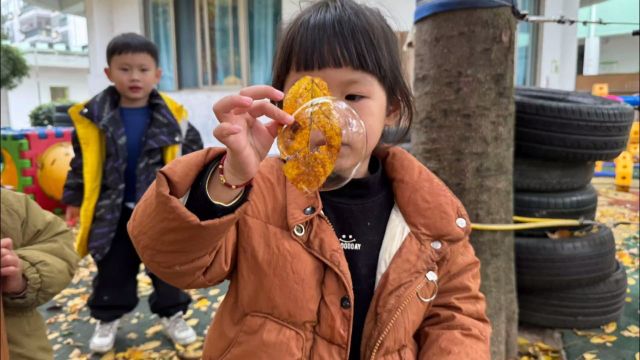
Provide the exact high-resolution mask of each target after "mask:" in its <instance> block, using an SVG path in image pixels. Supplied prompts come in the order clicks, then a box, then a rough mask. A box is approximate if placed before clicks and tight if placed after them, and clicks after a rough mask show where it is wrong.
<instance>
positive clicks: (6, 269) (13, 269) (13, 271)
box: [0, 266, 20, 276]
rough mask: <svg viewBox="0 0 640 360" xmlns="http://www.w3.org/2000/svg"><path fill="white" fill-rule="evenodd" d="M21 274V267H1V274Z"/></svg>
mask: <svg viewBox="0 0 640 360" xmlns="http://www.w3.org/2000/svg"><path fill="white" fill-rule="evenodd" d="M18 274H20V269H19V268H18V267H17V266H7V267H2V268H0V276H16V275H18Z"/></svg>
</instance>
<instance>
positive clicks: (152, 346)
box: [138, 340, 162, 351]
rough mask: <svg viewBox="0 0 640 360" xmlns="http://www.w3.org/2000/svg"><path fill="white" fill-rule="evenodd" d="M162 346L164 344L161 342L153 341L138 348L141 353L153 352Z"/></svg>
mask: <svg viewBox="0 0 640 360" xmlns="http://www.w3.org/2000/svg"><path fill="white" fill-rule="evenodd" d="M160 345H162V342H160V341H158V340H153V341H149V342H147V343H144V344H142V345H140V346H138V350H140V351H149V350H153V349H155V348H157V347H158V346H160Z"/></svg>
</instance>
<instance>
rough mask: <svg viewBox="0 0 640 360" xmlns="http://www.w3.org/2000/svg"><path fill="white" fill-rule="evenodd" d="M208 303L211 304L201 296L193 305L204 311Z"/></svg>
mask: <svg viewBox="0 0 640 360" xmlns="http://www.w3.org/2000/svg"><path fill="white" fill-rule="evenodd" d="M209 305H211V302H210V301H209V300H208V299H207V298H202V299H200V300H198V302H197V303H196V304H195V305H193V307H194V308H196V309H198V310H200V311H205V310H207V308H208V307H209Z"/></svg>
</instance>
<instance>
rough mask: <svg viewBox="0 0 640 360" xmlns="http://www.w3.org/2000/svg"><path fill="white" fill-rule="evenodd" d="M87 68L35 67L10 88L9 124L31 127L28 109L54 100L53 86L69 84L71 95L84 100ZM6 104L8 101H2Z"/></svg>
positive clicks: (74, 98) (16, 127) (16, 126)
mask: <svg viewBox="0 0 640 360" xmlns="http://www.w3.org/2000/svg"><path fill="white" fill-rule="evenodd" d="M87 74H88V70H87V69H77V68H67V69H65V68H50V67H41V68H39V69H38V70H37V71H36V70H35V69H34V68H33V67H32V68H31V70H30V71H29V77H28V78H24V79H23V80H22V83H20V85H18V87H16V88H15V89H13V90H11V91H9V92H8V94H7V95H8V96H7V98H8V99H7V100H8V111H9V113H10V126H11V127H12V128H14V129H23V128H27V127H30V124H29V113H30V112H31V110H33V109H34V108H35V107H36V106H38V105H40V104H42V103H46V102H49V101H51V91H50V87H52V86H62V87H68V88H69V99H70V100H75V101H82V100H86V99H87V98H88V94H89V89H88V87H87ZM2 106H3V107H5V103H4V102H3V104H2Z"/></svg>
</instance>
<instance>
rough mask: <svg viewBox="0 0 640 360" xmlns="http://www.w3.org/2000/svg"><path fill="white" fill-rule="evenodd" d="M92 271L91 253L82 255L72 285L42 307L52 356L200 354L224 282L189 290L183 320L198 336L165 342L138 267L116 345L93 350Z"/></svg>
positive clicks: (176, 356)
mask: <svg viewBox="0 0 640 360" xmlns="http://www.w3.org/2000/svg"><path fill="white" fill-rule="evenodd" d="M95 271H96V267H95V264H94V263H93V261H92V260H91V258H90V257H87V258H85V259H84V260H83V261H82V262H81V264H80V269H79V270H78V272H77V273H76V275H75V277H74V279H73V281H72V283H71V285H70V286H69V287H68V288H67V289H65V290H64V291H62V292H61V293H60V294H58V295H57V296H56V297H55V298H54V299H53V300H52V301H50V302H49V303H47V304H45V305H43V306H42V307H41V308H40V310H41V312H42V313H43V315H44V316H45V318H46V321H47V326H48V328H49V331H48V334H49V341H50V342H51V344H52V345H53V349H54V351H55V358H56V359H74V360H80V359H103V360H108V359H130V360H143V359H145V360H146V359H200V357H201V355H202V345H203V337H204V334H205V333H206V331H207V328H208V327H209V324H210V322H211V318H212V317H214V316H215V314H216V310H217V309H218V307H219V306H220V303H221V302H222V300H223V299H224V294H225V292H226V290H227V284H226V283H224V284H221V285H219V286H217V287H213V288H210V289H202V290H190V291H189V294H190V295H191V298H192V299H193V302H192V303H191V305H190V307H189V310H188V312H187V314H186V320H187V323H188V324H189V325H191V326H192V327H193V328H194V329H195V330H196V333H197V334H198V335H199V337H198V341H196V342H195V343H193V344H192V345H189V346H186V347H183V346H180V345H173V343H172V342H171V341H169V339H168V338H167V337H166V336H165V335H164V333H163V332H162V326H161V325H160V323H159V319H158V317H157V316H156V315H154V314H152V313H151V312H150V310H149V304H148V298H149V295H150V294H151V292H152V290H153V286H152V285H151V279H150V278H149V277H148V276H147V275H146V274H145V272H144V271H141V272H140V274H139V275H138V297H139V298H140V302H139V304H138V307H137V308H136V309H135V310H134V311H133V312H132V313H130V314H128V315H126V316H124V317H123V318H122V320H121V322H120V330H119V331H118V336H117V338H116V344H115V349H114V350H113V351H111V352H109V353H107V354H103V355H97V354H91V353H90V351H89V339H90V337H91V335H92V333H93V330H94V328H95V320H94V319H92V318H91V317H90V316H89V308H88V307H87V306H86V303H87V299H88V298H89V295H90V293H91V280H92V279H93V276H94V275H95Z"/></svg>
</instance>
